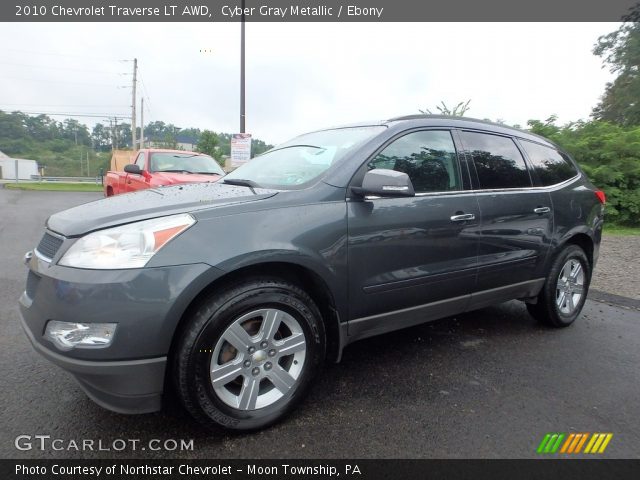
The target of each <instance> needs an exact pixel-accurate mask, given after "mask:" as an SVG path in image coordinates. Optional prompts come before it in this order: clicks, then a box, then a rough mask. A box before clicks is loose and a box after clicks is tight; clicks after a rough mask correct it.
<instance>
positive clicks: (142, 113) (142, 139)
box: [140, 97, 144, 150]
mask: <svg viewBox="0 0 640 480" xmlns="http://www.w3.org/2000/svg"><path fill="white" fill-rule="evenodd" d="M143 148H144V97H142V98H141V99H140V150H142V149H143Z"/></svg>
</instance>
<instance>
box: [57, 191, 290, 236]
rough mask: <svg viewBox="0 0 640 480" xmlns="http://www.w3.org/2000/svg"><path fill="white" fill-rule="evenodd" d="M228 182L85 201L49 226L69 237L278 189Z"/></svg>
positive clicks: (259, 196)
mask: <svg viewBox="0 0 640 480" xmlns="http://www.w3.org/2000/svg"><path fill="white" fill-rule="evenodd" d="M254 191H255V193H253V192H252V190H251V189H250V188H247V187H240V186H234V185H225V184H224V183H188V184H184V185H175V186H169V187H159V188H153V189H148V190H142V191H139V192H134V193H127V194H124V195H116V196H114V197H109V198H105V199H103V200H97V201H95V202H90V203H85V204H84V205H80V206H77V207H74V208H70V209H69V210H64V211H62V212H59V213H56V214H54V215H51V217H49V219H48V220H47V228H49V230H52V231H54V232H56V233H59V234H60V235H64V236H66V237H74V236H78V235H83V234H85V233H88V232H91V231H94V230H100V229H103V228H107V227H113V226H116V225H121V224H124V223H131V222H136V221H140V220H146V219H149V218H154V217H161V216H165V215H172V214H176V213H188V212H195V211H197V210H204V209H209V208H219V207H223V206H225V205H232V204H237V203H246V202H254V201H257V200H264V199H266V198H269V197H273V196H274V195H275V194H277V193H278V192H277V190H267V189H263V188H256V189H254Z"/></svg>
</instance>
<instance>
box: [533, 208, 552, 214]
mask: <svg viewBox="0 0 640 480" xmlns="http://www.w3.org/2000/svg"><path fill="white" fill-rule="evenodd" d="M550 211H551V209H550V208H549V207H538V208H534V209H533V212H534V213H549V212H550Z"/></svg>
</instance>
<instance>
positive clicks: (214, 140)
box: [196, 130, 224, 166]
mask: <svg viewBox="0 0 640 480" xmlns="http://www.w3.org/2000/svg"><path fill="white" fill-rule="evenodd" d="M196 148H197V150H198V151H199V152H201V153H206V154H207V155H210V156H211V157H213V158H214V159H215V160H216V162H218V163H219V164H220V165H222V166H224V162H223V161H222V152H221V151H220V140H219V139H218V135H216V134H215V133H214V132H212V131H211V130H205V131H204V132H202V133H201V134H200V140H199V141H198V146H197V147H196Z"/></svg>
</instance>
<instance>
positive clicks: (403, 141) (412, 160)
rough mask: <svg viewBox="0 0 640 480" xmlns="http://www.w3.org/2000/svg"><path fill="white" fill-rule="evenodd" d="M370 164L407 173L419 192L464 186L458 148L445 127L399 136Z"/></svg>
mask: <svg viewBox="0 0 640 480" xmlns="http://www.w3.org/2000/svg"><path fill="white" fill-rule="evenodd" d="M368 167H369V169H370V170H372V169H375V168H386V169H388V170H395V171H397V172H403V173H406V174H407V175H409V178H410V179H411V183H412V184H413V189H414V190H415V192H416V193H428V192H446V191H451V190H460V189H461V185H460V174H459V170H458V160H457V155H456V149H455V146H454V144H453V139H452V138H451V133H450V132H448V131H446V130H424V131H421V132H414V133H409V134H408V135H405V136H403V137H400V138H399V139H397V140H395V141H394V142H393V143H391V144H389V145H388V146H387V147H385V149H384V150H383V151H382V152H380V153H379V154H378V155H376V157H375V158H374V159H373V160H371V161H370V162H369V165H368Z"/></svg>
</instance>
